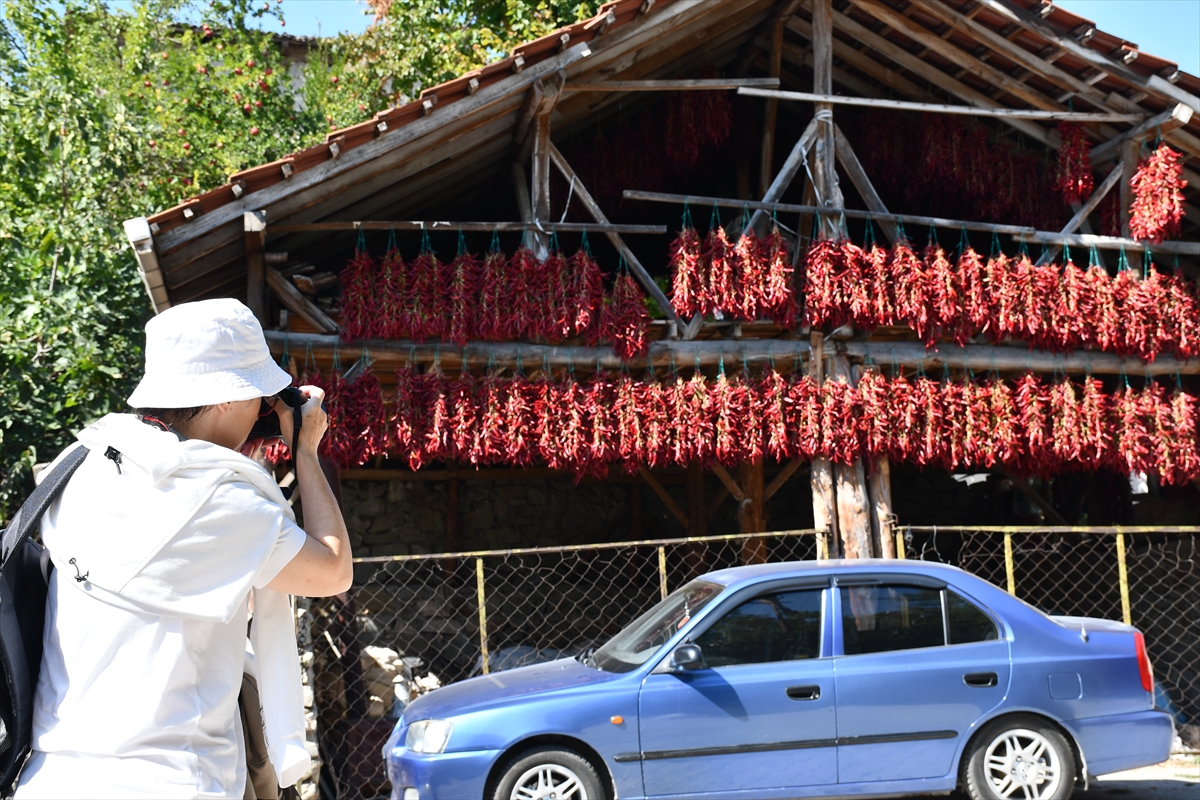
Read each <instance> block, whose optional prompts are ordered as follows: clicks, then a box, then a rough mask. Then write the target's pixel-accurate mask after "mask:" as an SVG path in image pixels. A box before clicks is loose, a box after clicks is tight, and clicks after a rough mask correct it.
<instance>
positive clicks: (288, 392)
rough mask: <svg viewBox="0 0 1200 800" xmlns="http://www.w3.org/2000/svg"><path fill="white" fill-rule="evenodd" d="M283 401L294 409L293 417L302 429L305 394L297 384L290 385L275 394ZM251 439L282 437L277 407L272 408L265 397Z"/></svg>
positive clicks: (251, 431) (297, 427) (298, 427)
mask: <svg viewBox="0 0 1200 800" xmlns="http://www.w3.org/2000/svg"><path fill="white" fill-rule="evenodd" d="M275 396H276V397H278V398H279V399H280V400H282V401H283V402H285V403H287V404H288V406H289V407H290V408H291V409H292V419H294V420H295V423H296V430H297V431H299V430H300V407H301V406H303V405H304V401H305V400H307V399H308V398H306V397H305V396H304V394H303V393H302V392H301V391H300V390H299V389H297V388H296V387H295V386H288V387H287V388H285V389H284V390H283V391H281V392H279V393H278V394H276V395H275ZM248 438H249V439H281V438H283V431H282V430H281V429H280V427H279V415H278V414H277V413H275V409H273V408H271V404H270V403H268V402H267V399H266V398H265V397H264V398H263V399H262V405H261V406H260V407H259V410H258V421H257V422H255V423H254V427H253V428H251V429H250V436H249V437H248Z"/></svg>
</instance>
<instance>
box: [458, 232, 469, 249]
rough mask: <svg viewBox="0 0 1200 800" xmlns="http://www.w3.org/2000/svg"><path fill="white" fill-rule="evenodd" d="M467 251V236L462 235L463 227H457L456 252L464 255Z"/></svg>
mask: <svg viewBox="0 0 1200 800" xmlns="http://www.w3.org/2000/svg"><path fill="white" fill-rule="evenodd" d="M466 252H467V237H466V236H464V235H463V229H462V228H461V227H459V229H458V254H459V255H460V256H461V255H466Z"/></svg>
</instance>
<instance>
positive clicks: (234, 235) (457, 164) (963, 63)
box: [127, 0, 1200, 310]
mask: <svg viewBox="0 0 1200 800" xmlns="http://www.w3.org/2000/svg"><path fill="white" fill-rule="evenodd" d="M807 6H808V3H807V2H805V3H799V2H797V0H738V1H737V2H733V1H732V0H657V2H655V1H654V0H615V2H610V3H606V4H605V5H604V6H602V7H601V9H600V12H599V13H598V14H597V15H596V16H595V17H593V18H591V19H589V20H585V21H582V22H579V23H576V24H574V25H571V26H568V27H565V28H561V29H559V30H557V31H555V32H554V33H552V34H549V35H547V36H545V37H543V38H541V39H538V40H536V41H533V42H529V43H527V44H524V45H522V46H520V47H518V48H516V49H515V50H514V51H513V53H512V54H511V55H510V56H509V57H508V58H505V59H503V60H501V61H497V62H495V63H493V64H489V65H487V66H486V67H483V68H481V69H478V70H474V71H472V72H470V73H467V74H465V75H462V76H460V77H458V78H456V79H455V80H452V81H448V82H446V83H443V84H441V85H439V86H434V87H431V88H428V89H426V90H425V91H423V92H422V93H421V96H420V97H419V98H417V99H416V100H414V101H413V102H411V103H408V104H406V105H404V106H400V107H397V108H392V109H388V110H387V111H383V112H380V113H379V114H378V115H376V117H375V118H374V119H372V120H368V121H366V122H363V123H360V124H358V125H354V126H351V127H348V128H344V129H342V130H339V131H335V132H333V133H330V134H329V136H328V137H327V139H326V141H325V142H324V143H322V144H319V145H316V146H314V147H310V148H307V149H305V150H302V151H299V152H297V153H293V154H292V155H289V156H287V157H285V158H282V159H279V160H278V161H274V162H271V163H269V164H264V165H261V166H258V167H254V168H252V169H248V170H245V171H243V172H240V173H238V174H237V175H234V176H232V177H231V180H230V182H229V183H227V184H225V185H223V186H220V187H217V188H215V189H213V190H211V191H208V192H205V193H204V194H202V195H199V196H198V197H195V198H192V199H190V200H188V201H186V202H185V203H182V204H180V205H179V206H176V207H174V208H171V209H167V210H165V211H162V212H160V213H158V214H155V215H154V216H152V217H150V218H149V220H148V222H149V224H150V231H149V232H147V233H150V234H151V238H152V244H153V247H151V246H150V243H149V242H150V240H149V239H147V238H145V234H144V233H143V234H135V235H133V236H132V237H131V238H133V239H137V240H139V241H138V242H135V248H136V249H137V251H138V255H139V262H140V265H141V268H142V270H143V273H144V275H145V279H146V282H147V287H148V289H149V290H150V293H151V296H152V298H153V300H154V303H155V306H156V308H158V309H159V310H161V309H162V308H165V307H167V306H168V305H170V304H173V303H178V302H184V301H187V300H193V299H200V298H204V297H212V296H237V295H239V294H241V293H242V292H244V287H245V267H244V253H245V250H244V233H243V223H242V216H243V212H246V211H257V210H264V211H265V212H266V215H267V218H268V220H269V222H270V223H272V224H274V223H281V222H283V223H286V222H291V223H297V222H315V221H330V220H355V219H400V218H406V217H404V216H402V215H408V216H407V218H425V216H426V212H427V211H428V210H430V209H431V207H435V206H437V207H441V208H445V207H447V205H448V203H449V202H450V201H452V200H453V199H454V198H455V197H466V196H469V195H473V196H478V195H480V194H481V193H484V192H487V191H493V193H498V194H499V193H502V194H505V195H511V190H509V189H507V188H505V190H504V191H503V192H495V191H494V186H493V183H494V181H495V179H496V178H497V176H503V177H502V179H503V180H504V181H506V182H507V181H508V169H509V165H510V164H511V162H512V152H513V147H514V135H515V130H516V128H517V125H518V120H519V119H520V118H521V116H522V110H523V106H524V104H525V103H526V98H527V96H528V95H529V89H530V87H532V86H533V85H534V84H535V83H537V82H538V81H541V80H543V79H546V80H548V79H551V78H553V77H554V76H555V75H556V73H559V72H560V71H561V73H562V77H564V78H565V80H566V81H567V82H568V83H576V82H587V81H600V80H615V79H624V80H630V79H645V78H659V77H693V76H694V73H695V72H696V71H697V70H698V69H699V67H700V66H701V65H703V64H706V63H712V64H716V65H717V66H718V67H721V66H727V65H730V64H731V63H733V62H735V61H736V62H738V63H739V64H741V65H746V64H749V65H750V66H751V67H753V65H754V62H755V56H756V55H757V54H756V48H762V47H766V48H769V47H770V43H769V36H766V35H765V34H767V33H768V32H769V26H770V25H771V24H772V23H773V22H774V21H775V20H776V19H778V18H779V15H781V14H784V13H790V12H792V11H795V12H796V13H795V15H794V16H791V18H790V19H789V20H788V21H787V26H786V27H787V36H786V39H785V46H784V60H785V64H787V66H788V69H789V70H792V72H790V73H789V72H788V71H786V70H785V73H784V76H783V82H784V88H795V89H801V90H806V91H807V90H809V89H810V88H811V86H810V85H809V86H805V85H803V81H802V80H798V79H797V78H796V76H795V72H794V70H796V69H800V70H806V69H809V68H810V66H811V63H812V62H811V58H812V56H811V45H809V44H808V40H809V39H810V38H811V23H810V22H809V21H808V11H807ZM834 18H835V19H834V37H835V41H834V59H835V61H834V83H835V91H837V92H846V93H849V94H856V95H864V96H875V97H893V98H901V99H907V100H920V101H933V102H947V101H949V102H954V103H963V102H966V103H971V104H975V105H991V106H997V107H1011V108H1040V109H1054V110H1066V109H1067V108H1068V103H1070V104H1071V106H1072V107H1073V108H1074V110H1076V111H1120V112H1137V113H1146V114H1147V115H1152V114H1158V113H1160V112H1162V111H1164V110H1167V109H1170V108H1172V107H1173V106H1175V104H1177V103H1183V104H1185V105H1188V106H1190V107H1191V108H1194V109H1197V110H1198V111H1200V97H1197V94H1200V78H1197V77H1196V76H1194V75H1189V74H1187V73H1183V72H1181V71H1180V70H1179V69H1178V67H1177V65H1175V64H1174V63H1172V62H1169V61H1166V60H1164V59H1161V58H1158V57H1155V56H1153V55H1150V54H1147V53H1143V52H1141V51H1140V50H1139V49H1138V48H1137V45H1136V44H1134V43H1132V42H1129V41H1127V40H1125V39H1122V38H1120V37H1117V36H1114V35H1111V34H1108V33H1105V32H1102V31H1097V30H1096V29H1095V26H1094V25H1093V24H1092V23H1091V22H1090V21H1088V20H1086V19H1084V18H1082V17H1079V16H1077V15H1074V14H1072V13H1070V12H1068V11H1066V10H1065V9H1062V8H1059V7H1057V6H1054V5H1052V4H1050V3H1045V2H1042V1H1041V0H912V1H911V2H903V0H849V2H846V0H836V2H835V14H834ZM806 45H807V47H806ZM789 81H790V82H791V85H789ZM619 102H620V99H619V95H614V94H592V93H573V94H571V95H563V97H562V99H560V100H559V102H558V105H557V107H556V110H555V113H554V117H553V130H554V132H555V138H556V139H557V138H559V135H560V134H561V133H562V132H564V131H566V132H570V131H571V130H573V129H575V130H577V129H579V128H580V127H581V126H585V125H587V124H590V123H591V122H593V121H594V120H595V119H598V118H600V117H602V116H603V115H605V114H612V113H615V112H616V110H617V108H618V104H619ZM1010 124H1012V125H1013V126H1014V127H1017V128H1018V129H1019V130H1021V131H1022V132H1023V133H1025V135H1026V136H1027V138H1032V139H1035V140H1037V141H1040V142H1042V143H1044V144H1046V145H1047V146H1050V147H1056V146H1057V143H1058V135H1057V132H1056V131H1055V130H1054V128H1053V126H1052V124H1041V123H1038V122H1033V121H1028V120H1022V121H1014V122H1013V123H1010ZM1128 127H1130V126H1128V125H1125V124H1119V123H1113V124H1107V125H1102V126H1099V127H1097V128H1095V129H1094V130H1093V133H1094V134H1097V133H1098V135H1099V136H1101V137H1104V138H1109V137H1112V136H1115V135H1117V134H1118V133H1119V132H1120V131H1121V130H1123V129H1127V128H1128ZM1166 136H1167V139H1168V141H1169V142H1170V143H1171V144H1172V145H1173V146H1175V147H1176V149H1179V150H1181V151H1183V152H1184V153H1185V156H1186V157H1187V159H1188V169H1189V175H1188V177H1189V179H1190V183H1191V187H1190V188H1189V193H1190V192H1191V191H1192V190H1193V189H1196V188H1200V176H1197V175H1195V170H1197V169H1198V168H1200V115H1197V116H1195V117H1193V118H1192V121H1191V122H1190V123H1189V124H1188V125H1187V126H1185V127H1183V128H1180V129H1178V130H1175V131H1172V132H1170V133H1168V134H1167V135H1166ZM780 138H783V139H786V138H787V137H786V135H781V136H780ZM789 145H790V143H789V142H787V141H784V142H782V148H781V149H783V148H786V147H788V146H789ZM629 188H637V187H629ZM1192 213H1195V212H1194V209H1193V210H1192ZM128 227H129V226H128V225H127V228H128ZM134 227H135V228H136V227H137V226H136V225H135V226H134ZM268 235H269V236H272V235H271V234H270V228H269V227H268ZM278 239H280V240H282V241H277V240H276V237H275V236H272V244H271V249H282V250H291V251H293V252H295V251H298V250H299V249H301V248H306V247H312V246H314V243H316V242H317V237H316V236H315V235H314V234H290V235H286V234H285V235H282V236H279V237H278ZM139 242H140V243H139ZM330 255H331V254H330Z"/></svg>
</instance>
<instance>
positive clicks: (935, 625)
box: [839, 584, 946, 656]
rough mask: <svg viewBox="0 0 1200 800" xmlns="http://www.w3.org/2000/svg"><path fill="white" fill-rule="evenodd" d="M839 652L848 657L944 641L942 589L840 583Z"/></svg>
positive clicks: (930, 645)
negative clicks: (843, 584) (840, 646)
mask: <svg viewBox="0 0 1200 800" xmlns="http://www.w3.org/2000/svg"><path fill="white" fill-rule="evenodd" d="M839 591H840V592H841V601H842V652H843V653H845V654H846V655H848V656H853V655H862V654H864V653H883V652H887V651H889V650H911V649H913V648H917V647H939V646H941V645H944V644H945V643H946V634H945V627H944V625H943V621H942V592H941V590H940V589H933V588H929V587H925V586H904V585H901V584H877V585H872V586H842V587H840V589H839Z"/></svg>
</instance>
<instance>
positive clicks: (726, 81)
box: [562, 76, 779, 92]
mask: <svg viewBox="0 0 1200 800" xmlns="http://www.w3.org/2000/svg"><path fill="white" fill-rule="evenodd" d="M742 86H760V87H763V88H773V87H776V86H779V77H778V76H774V77H770V78H711V79H709V78H699V79H695V80H691V79H689V80H653V81H596V82H591V83H570V84H567V85H566V86H563V89H562V90H563V91H564V92H694V91H721V90H728V89H737V88H740V87H742Z"/></svg>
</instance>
